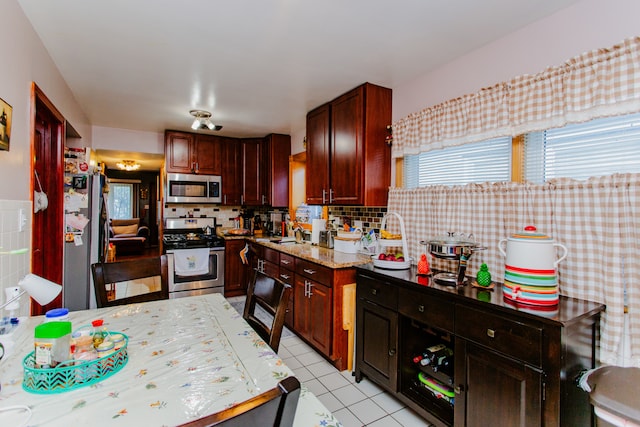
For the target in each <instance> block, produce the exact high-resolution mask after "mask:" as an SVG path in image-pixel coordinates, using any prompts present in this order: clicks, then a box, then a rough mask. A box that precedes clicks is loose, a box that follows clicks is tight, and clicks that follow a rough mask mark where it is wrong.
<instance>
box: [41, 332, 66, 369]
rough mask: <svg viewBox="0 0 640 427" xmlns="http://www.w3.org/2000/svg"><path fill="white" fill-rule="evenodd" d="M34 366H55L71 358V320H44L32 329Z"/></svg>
mask: <svg viewBox="0 0 640 427" xmlns="http://www.w3.org/2000/svg"><path fill="white" fill-rule="evenodd" d="M34 344H35V351H34V355H35V367H36V368H39V369H47V368H55V367H56V366H57V365H58V364H59V363H62V362H66V361H67V360H69V359H71V322H62V321H61V322H46V323H42V324H40V325H38V326H36V328H35V331H34Z"/></svg>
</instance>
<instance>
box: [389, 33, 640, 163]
mask: <svg viewBox="0 0 640 427" xmlns="http://www.w3.org/2000/svg"><path fill="white" fill-rule="evenodd" d="M637 111H640V37H635V38H630V39H627V40H624V41H623V42H622V43H620V44H618V45H615V46H613V47H612V48H610V49H599V50H594V51H591V52H587V53H585V54H583V55H580V56H578V57H575V58H573V59H570V60H569V61H566V62H565V63H564V64H562V65H560V66H556V67H549V68H548V69H546V70H545V71H543V72H541V73H538V74H534V75H522V76H519V77H515V78H514V79H512V80H511V81H509V82H505V83H499V84H496V85H495V86H492V87H489V88H484V89H482V90H480V91H479V92H477V93H474V94H469V95H464V96H462V97H460V98H457V99H452V100H449V101H446V102H443V103H442V104H438V105H435V106H432V107H429V108H425V109H424V110H422V111H419V112H417V113H413V114H410V115H409V116H407V117H405V118H403V119H400V120H398V121H397V122H395V123H393V146H392V156H393V157H395V158H397V157H404V156H405V155H408V154H418V153H420V152H425V151H430V150H434V149H439V148H444V147H450V146H455V145H462V144H465V143H468V142H476V141H482V140H485V139H489V138H495V137H499V136H516V135H520V134H523V133H526V132H533V131H539V130H544V129H549V128H554V127H560V126H564V125H566V124H568V123H577V122H582V121H587V120H590V119H593V118H596V117H605V116H612V115H620V114H627V113H632V112H637Z"/></svg>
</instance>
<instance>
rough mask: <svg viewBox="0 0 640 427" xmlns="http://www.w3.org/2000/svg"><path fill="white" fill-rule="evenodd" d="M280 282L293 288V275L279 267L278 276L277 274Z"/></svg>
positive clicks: (291, 272)
mask: <svg viewBox="0 0 640 427" xmlns="http://www.w3.org/2000/svg"><path fill="white" fill-rule="evenodd" d="M278 277H279V278H280V280H282V281H283V282H284V283H286V284H287V285H291V286H293V282H294V281H295V280H296V279H295V273H294V272H293V271H291V270H287V269H285V268H282V267H280V274H278Z"/></svg>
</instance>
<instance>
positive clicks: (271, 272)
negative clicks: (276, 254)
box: [262, 261, 280, 277]
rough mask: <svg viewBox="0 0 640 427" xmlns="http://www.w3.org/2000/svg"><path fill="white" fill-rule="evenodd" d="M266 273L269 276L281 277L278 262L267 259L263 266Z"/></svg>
mask: <svg viewBox="0 0 640 427" xmlns="http://www.w3.org/2000/svg"><path fill="white" fill-rule="evenodd" d="M262 270H263V272H264V274H266V275H267V276H269V277H279V274H280V267H279V266H278V264H274V263H272V262H268V261H265V262H264V264H263V267H262Z"/></svg>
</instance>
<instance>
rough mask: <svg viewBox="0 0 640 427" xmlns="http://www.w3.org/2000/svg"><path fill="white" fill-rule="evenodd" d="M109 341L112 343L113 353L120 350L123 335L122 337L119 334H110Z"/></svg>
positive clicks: (122, 343)
mask: <svg viewBox="0 0 640 427" xmlns="http://www.w3.org/2000/svg"><path fill="white" fill-rule="evenodd" d="M109 339H110V340H111V342H112V343H113V351H118V350H120V349H121V348H122V346H123V345H124V335H122V334H120V333H117V332H116V333H113V334H111V336H110V337H109Z"/></svg>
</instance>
